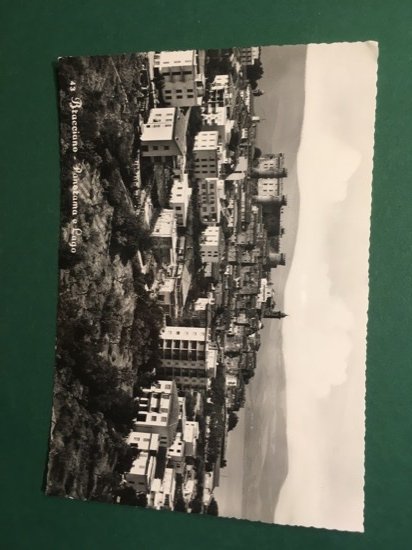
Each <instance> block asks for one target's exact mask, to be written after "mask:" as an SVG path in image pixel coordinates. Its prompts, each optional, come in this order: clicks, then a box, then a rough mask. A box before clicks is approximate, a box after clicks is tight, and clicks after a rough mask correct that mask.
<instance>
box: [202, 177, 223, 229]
mask: <svg viewBox="0 0 412 550" xmlns="http://www.w3.org/2000/svg"><path fill="white" fill-rule="evenodd" d="M224 185H225V184H224V181H223V180H220V179H218V178H205V179H202V180H200V181H199V183H198V186H199V191H198V197H199V208H200V219H201V221H202V223H204V224H206V225H209V224H215V223H218V222H219V221H220V215H221V210H222V205H221V201H222V200H223V199H224V197H225V188H224Z"/></svg>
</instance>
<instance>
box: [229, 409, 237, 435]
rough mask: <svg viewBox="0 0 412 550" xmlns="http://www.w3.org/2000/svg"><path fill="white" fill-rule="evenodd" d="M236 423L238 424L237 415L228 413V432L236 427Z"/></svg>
mask: <svg viewBox="0 0 412 550" xmlns="http://www.w3.org/2000/svg"><path fill="white" fill-rule="evenodd" d="M238 422H239V417H238V415H237V414H236V413H235V412H233V411H230V413H229V418H228V431H229V432H230V430H233V428H235V427H236V425H237V423H238Z"/></svg>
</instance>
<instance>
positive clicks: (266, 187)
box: [258, 178, 283, 197]
mask: <svg viewBox="0 0 412 550" xmlns="http://www.w3.org/2000/svg"><path fill="white" fill-rule="evenodd" d="M282 192H283V185H282V180H281V179H278V178H259V179H258V195H259V196H261V197H273V196H276V197H278V196H280V195H282Z"/></svg>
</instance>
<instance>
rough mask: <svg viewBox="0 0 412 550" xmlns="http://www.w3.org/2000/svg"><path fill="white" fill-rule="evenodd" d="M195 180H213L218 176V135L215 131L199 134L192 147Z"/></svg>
mask: <svg viewBox="0 0 412 550" xmlns="http://www.w3.org/2000/svg"><path fill="white" fill-rule="evenodd" d="M193 158H194V175H195V177H196V178H198V179H201V178H215V177H217V176H218V175H219V133H218V132H217V131H216V130H212V131H205V130H204V131H201V132H199V133H198V134H197V135H196V137H195V141H194V146H193Z"/></svg>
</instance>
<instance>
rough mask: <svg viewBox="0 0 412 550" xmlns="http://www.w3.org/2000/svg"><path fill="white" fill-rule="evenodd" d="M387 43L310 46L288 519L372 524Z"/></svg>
mask: <svg viewBox="0 0 412 550" xmlns="http://www.w3.org/2000/svg"><path fill="white" fill-rule="evenodd" d="M376 63H377V45H376V44H374V43H363V44H361V43H352V44H349V43H346V44H334V45H328V46H325V45H313V46H312V45H311V46H309V47H308V50H307V58H306V75H305V109H304V120H303V128H302V134H301V141H300V147H299V151H298V157H297V175H298V185H299V192H300V211H299V224H298V232H297V239H296V245H295V250H294V255H293V260H292V265H291V268H290V271H289V275H288V279H287V282H286V287H285V296H284V306H285V308H286V309H287V311H288V313H289V315H290V317H289V318H288V322H287V323H284V324H283V349H284V359H285V372H286V388H287V390H286V393H287V439H288V448H289V471H288V475H287V478H286V481H285V483H284V485H283V488H282V490H281V493H280V498H279V502H278V505H277V508H276V512H275V516H274V519H275V521H276V522H277V523H287V524H295V523H297V524H299V525H308V526H318V527H326V528H334V529H343V530H354V531H362V530H363V498H364V496H363V484H364V483H363V478H364V467H363V464H364V396H365V364H366V326H367V308H368V251H369V228H370V208H371V182H372V161H373V136H374V116H375V96H376V68H377V66H376Z"/></svg>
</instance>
